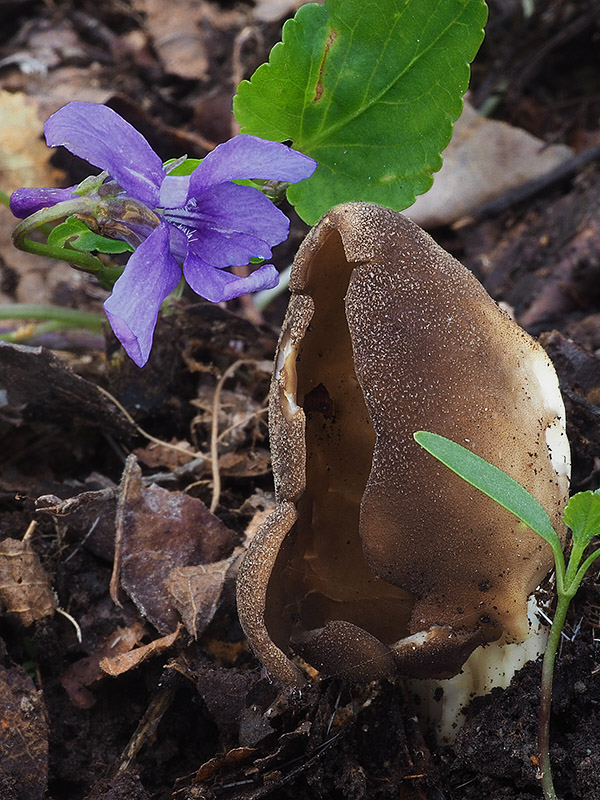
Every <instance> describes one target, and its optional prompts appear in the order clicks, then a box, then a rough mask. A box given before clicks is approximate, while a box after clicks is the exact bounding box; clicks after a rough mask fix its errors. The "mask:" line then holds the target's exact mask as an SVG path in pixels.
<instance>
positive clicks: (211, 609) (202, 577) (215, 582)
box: [166, 548, 242, 639]
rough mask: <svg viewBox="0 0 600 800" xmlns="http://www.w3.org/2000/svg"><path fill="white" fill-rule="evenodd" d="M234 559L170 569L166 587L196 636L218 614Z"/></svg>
mask: <svg viewBox="0 0 600 800" xmlns="http://www.w3.org/2000/svg"><path fill="white" fill-rule="evenodd" d="M238 549H239V551H240V554H241V552H242V550H241V548H238ZM234 552H235V551H234ZM232 559H233V557H231V558H227V559H224V560H222V561H215V562H214V563H213V564H198V565H196V566H191V567H176V568H175V569H173V570H171V574H170V575H169V577H168V579H167V582H166V588H167V591H168V592H169V594H170V595H171V597H172V598H173V601H174V603H175V606H176V608H177V610H178V611H179V613H180V615H181V619H182V620H183V624H184V625H185V627H186V628H187V630H188V632H189V633H190V634H191V635H192V636H193V637H194V639H197V638H198V637H199V636H201V635H202V633H204V631H205V630H206V628H207V626H208V625H209V623H210V622H211V620H212V618H213V617H214V615H215V611H216V610H217V608H218V606H219V600H220V599H221V593H222V591H223V585H224V583H225V579H226V578H227V573H228V572H229V570H230V569H231V567H232Z"/></svg>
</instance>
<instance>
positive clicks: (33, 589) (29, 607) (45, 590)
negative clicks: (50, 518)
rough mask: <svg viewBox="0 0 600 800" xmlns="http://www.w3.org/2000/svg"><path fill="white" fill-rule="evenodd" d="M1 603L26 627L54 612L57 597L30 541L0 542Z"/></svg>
mask: <svg viewBox="0 0 600 800" xmlns="http://www.w3.org/2000/svg"><path fill="white" fill-rule="evenodd" d="M0 603H1V604H2V605H3V606H4V608H5V610H6V612H7V613H8V614H13V615H14V616H15V617H17V618H18V619H19V621H20V622H21V623H22V624H23V625H25V627H27V626H28V625H31V624H32V623H34V622H35V621H36V619H41V618H42V617H47V616H49V615H50V614H53V613H54V610H55V608H56V597H55V596H54V592H53V591H52V589H51V588H50V581H49V579H48V576H47V575H46V573H45V572H44V569H43V567H42V565H41V564H40V560H39V558H38V556H37V553H35V552H34V551H33V550H32V549H31V545H30V544H29V542H24V541H20V540H19V539H5V540H4V541H3V542H0Z"/></svg>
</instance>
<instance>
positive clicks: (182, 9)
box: [135, 0, 208, 80]
mask: <svg viewBox="0 0 600 800" xmlns="http://www.w3.org/2000/svg"><path fill="white" fill-rule="evenodd" d="M135 5H136V6H137V7H138V8H139V9H140V10H141V11H143V12H144V13H145V14H146V27H147V29H148V32H149V33H150V36H151V37H152V40H153V42H154V47H155V49H156V52H157V53H158V56H159V58H160V60H161V61H162V63H163V65H164V68H165V72H167V73H170V74H172V75H178V76H179V77H180V78H185V79H187V80H201V79H202V78H205V77H206V76H207V74H208V53H207V46H206V41H205V37H204V34H203V30H202V28H201V25H200V23H201V20H202V17H203V5H204V4H203V3H198V2H197V0H173V2H171V3H164V2H162V0H136V3H135Z"/></svg>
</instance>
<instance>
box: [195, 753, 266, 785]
mask: <svg viewBox="0 0 600 800" xmlns="http://www.w3.org/2000/svg"><path fill="white" fill-rule="evenodd" d="M255 753H256V749H255V748H254V747H234V748H233V750H229V751H228V752H227V753H224V754H223V755H221V754H219V755H217V756H215V757H214V758H211V759H209V760H208V761H205V763H204V764H202V766H201V767H199V768H198V769H197V770H196V774H195V775H194V783H199V782H200V781H204V780H206V779H207V778H211V777H212V776H213V775H214V774H215V772H216V771H217V770H219V769H221V768H222V767H224V766H225V765H230V764H238V763H239V762H240V761H246V760H247V759H248V758H250V756H253V755H254V754H255Z"/></svg>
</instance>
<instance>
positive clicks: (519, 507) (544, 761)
mask: <svg viewBox="0 0 600 800" xmlns="http://www.w3.org/2000/svg"><path fill="white" fill-rule="evenodd" d="M414 438H415V440H416V441H417V443H418V444H420V445H421V447H423V448H424V449H425V450H427V452H428V453H431V455H432V456H434V457H435V458H437V459H438V461H441V462H442V464H444V465H445V466H447V467H448V468H449V469H451V470H452V471H453V472H455V473H456V474H457V475H459V476H460V477H461V478H462V479H463V480H465V481H467V483H470V484H471V485H472V486H474V487H475V488H476V489H479V490H480V491H481V492H483V493H484V494H486V495H487V496H488V497H490V498H491V499H492V500H494V501H495V502H496V503H498V504H499V505H501V506H502V507H503V508H505V509H506V510H507V511H510V512H511V513H512V514H514V515H515V516H516V517H517V518H518V519H519V520H521V522H524V523H525V524H526V525H528V526H529V527H530V528H531V529H532V530H533V531H535V532H536V533H537V534H539V535H540V536H541V537H542V539H544V540H545V541H546V542H548V544H549V545H550V547H551V548H552V552H553V554H554V563H555V565H556V594H557V603H556V611H555V614H554V620H553V622H552V627H551V628H550V633H549V636H548V644H547V646H546V650H545V653H544V660H543V664H542V682H541V690H542V692H541V703H540V714H539V727H538V764H539V777H540V780H541V785H542V790H543V792H544V797H545V798H546V800H557V796H556V791H555V789H554V784H553V781H552V769H551V765H550V710H551V703H552V679H553V675H554V664H555V661H556V653H557V650H558V645H559V642H560V637H561V633H562V629H563V625H564V623H565V618H566V616H567V611H568V610H569V605H570V603H571V600H572V599H573V597H574V596H575V594H576V592H577V590H578V589H579V586H580V585H581V581H582V580H583V577H584V575H585V574H586V572H587V571H588V569H589V568H590V566H591V565H592V563H593V562H594V561H595V560H596V559H597V558H598V557H599V556H600V548H597V549H595V550H593V552H592V553H591V554H590V555H588V556H587V558H585V559H584V560H583V563H582V559H583V557H584V554H585V551H586V549H587V547H588V545H589V544H590V542H591V541H592V539H593V538H594V536H598V535H600V493H599V492H600V490H597V491H595V492H592V491H587V492H578V493H577V494H575V495H573V497H571V499H570V500H569V502H568V504H567V506H566V508H565V510H564V514H563V521H564V523H565V525H567V526H568V527H569V528H570V529H571V532H572V537H573V546H572V549H571V554H570V556H569V560H568V563H567V564H566V565H565V559H564V556H563V551H562V545H561V542H560V539H559V537H558V534H557V533H556V531H555V530H554V527H553V526H552V523H551V522H550V517H549V516H548V514H547V513H546V510H545V509H544V508H543V507H542V506H541V505H540V504H539V503H538V501H537V500H536V499H535V498H534V497H533V496H532V495H531V494H530V493H529V492H528V491H527V490H526V489H525V488H524V487H523V486H521V485H520V484H519V483H517V482H516V481H515V480H513V479H512V478H511V477H510V476H509V475H507V474H506V473H505V472H503V471H502V470H501V469H498V467H495V466H493V464H490V463H489V462H488V461H486V460H485V459H483V458H480V457H479V456H477V455H475V453H472V452H471V451H470V450H467V448H465V447H463V446H462V445H459V444H457V443H456V442H453V441H451V440H450V439H446V437H444V436H440V435H439V434H437V433H431V432H428V431H417V432H416V433H415V434H414Z"/></svg>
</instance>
